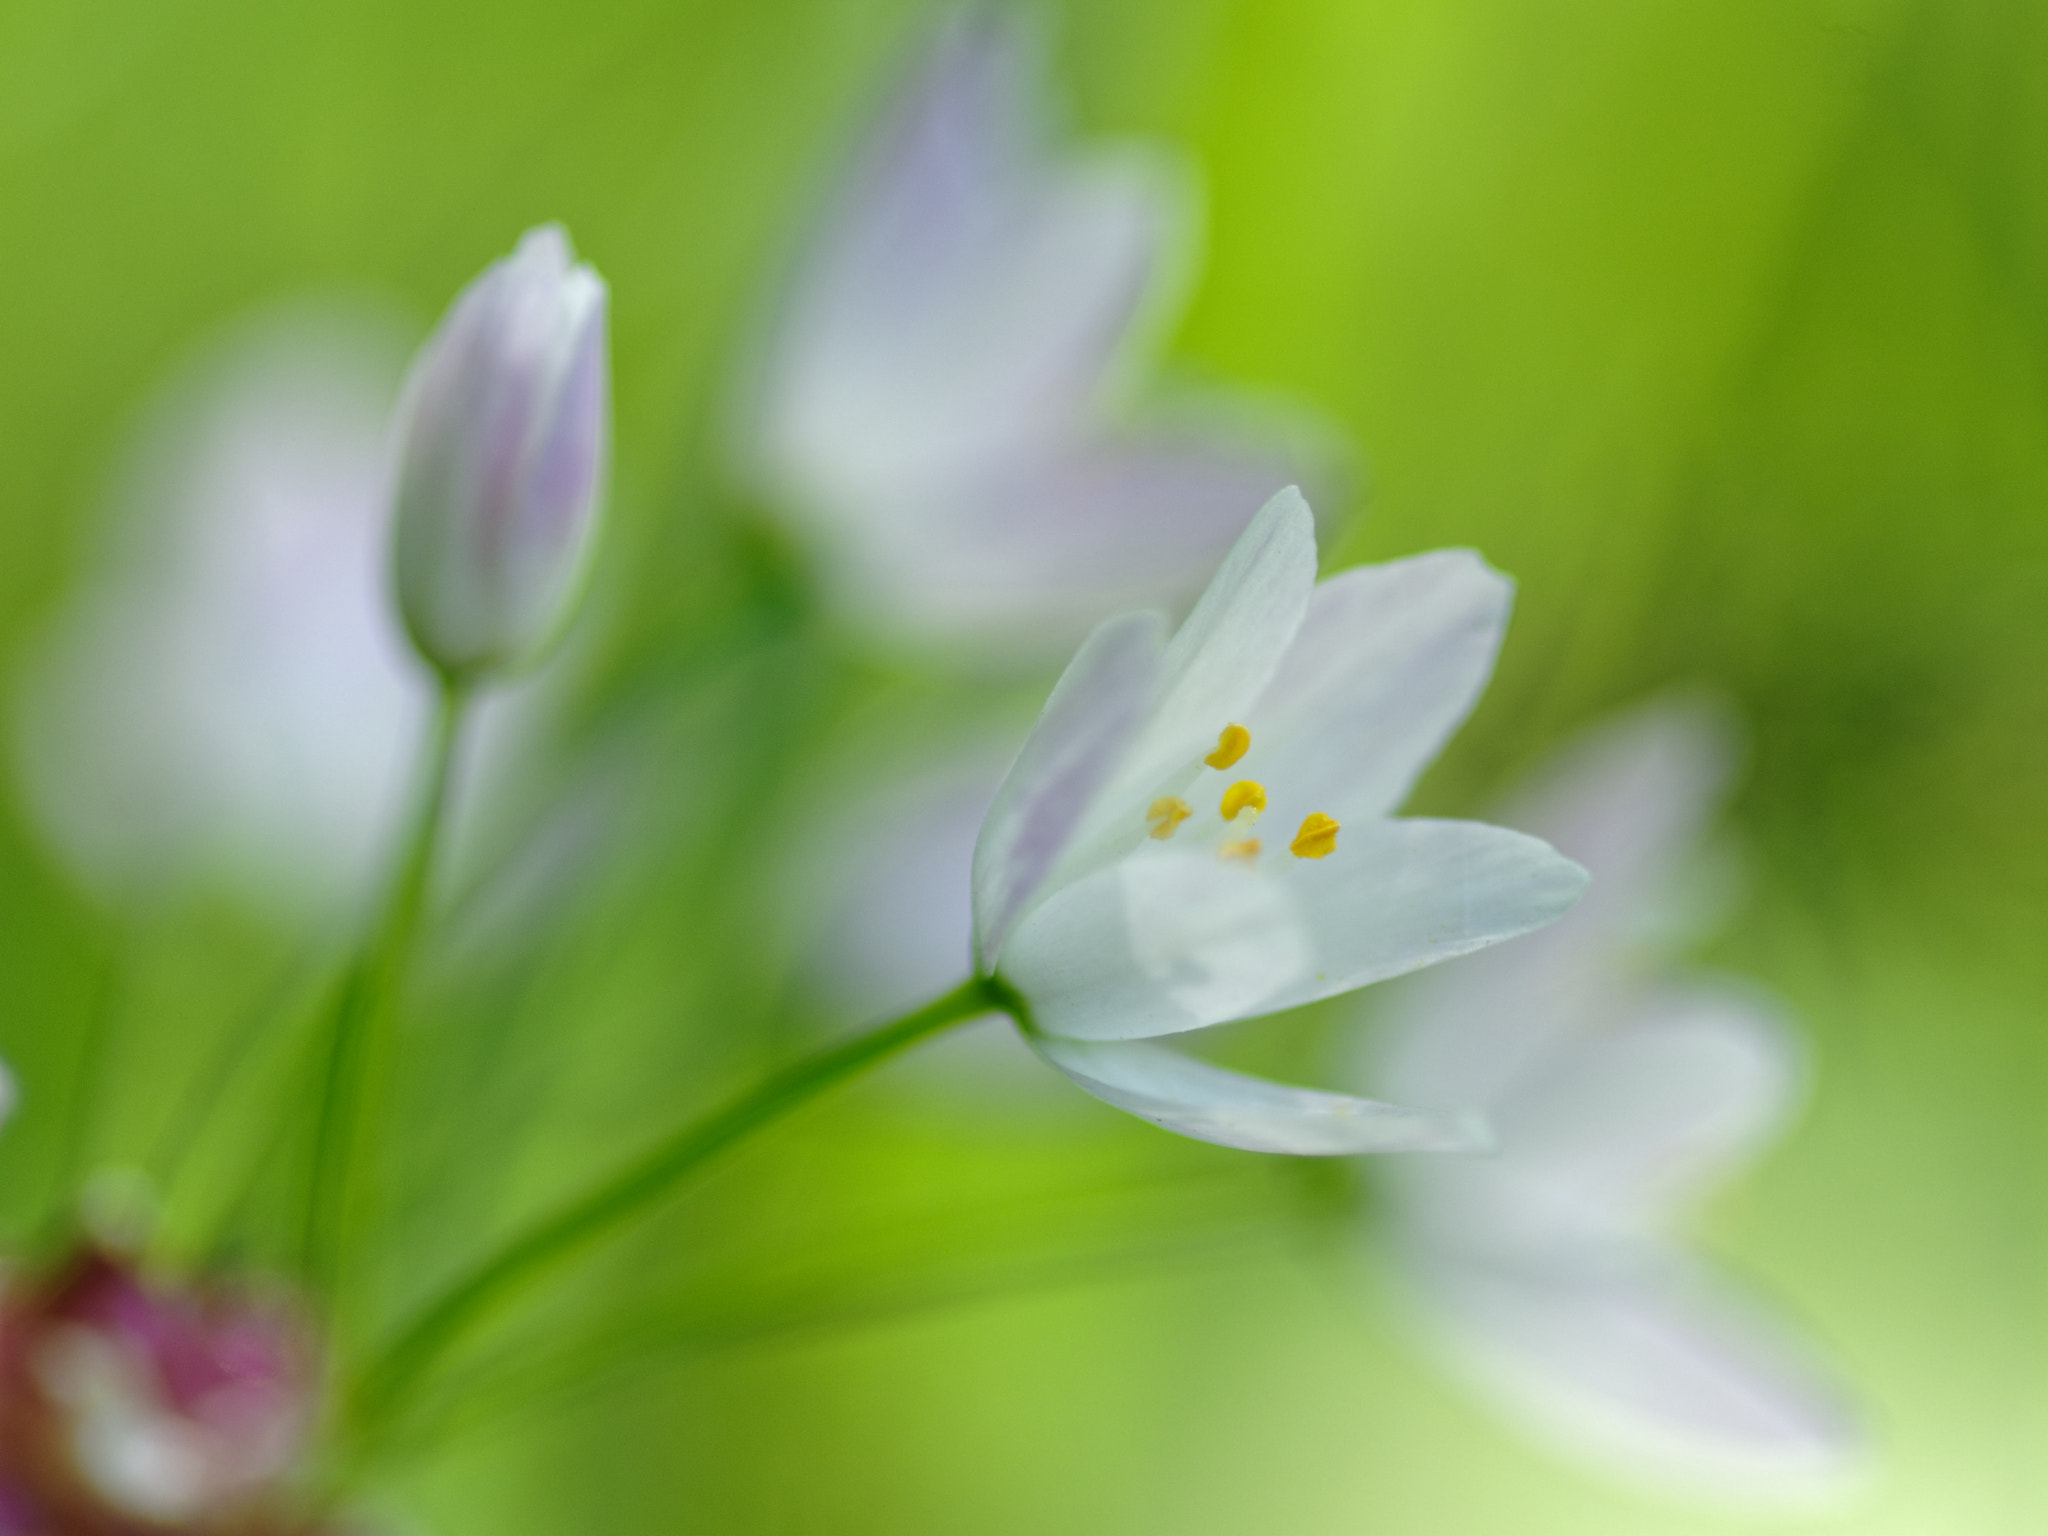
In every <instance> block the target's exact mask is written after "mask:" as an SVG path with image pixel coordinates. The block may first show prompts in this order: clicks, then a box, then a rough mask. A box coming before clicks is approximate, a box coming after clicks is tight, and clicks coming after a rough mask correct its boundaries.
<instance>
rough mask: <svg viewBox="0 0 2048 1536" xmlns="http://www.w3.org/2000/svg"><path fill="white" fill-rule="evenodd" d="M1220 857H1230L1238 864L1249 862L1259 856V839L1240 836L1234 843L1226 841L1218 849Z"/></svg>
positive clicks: (1217, 852) (1217, 853)
mask: <svg viewBox="0 0 2048 1536" xmlns="http://www.w3.org/2000/svg"><path fill="white" fill-rule="evenodd" d="M1216 855H1217V857H1218V858H1224V859H1230V860H1232V861H1233V862H1235V863H1238V864H1249V863H1251V862H1252V860H1254V859H1256V858H1257V857H1258V856H1259V840H1258V839H1257V838H1256V837H1243V838H1239V839H1238V840H1237V841H1236V842H1234V843H1225V844H1224V845H1223V846H1222V847H1221V848H1218V849H1217V850H1216Z"/></svg>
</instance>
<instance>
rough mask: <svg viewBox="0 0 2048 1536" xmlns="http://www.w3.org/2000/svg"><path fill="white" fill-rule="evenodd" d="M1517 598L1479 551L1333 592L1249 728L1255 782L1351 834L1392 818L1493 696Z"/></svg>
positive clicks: (1389, 570)
mask: <svg viewBox="0 0 2048 1536" xmlns="http://www.w3.org/2000/svg"><path fill="white" fill-rule="evenodd" d="M1513 597H1514V587H1513V585H1512V583H1510V582H1509V581H1508V580H1507V578H1506V577H1504V576H1502V575H1501V574H1500V573H1499V572H1497V571H1495V570H1492V569H1491V568H1489V567H1488V566H1487V564H1486V563H1485V562H1484V561H1483V560H1481V559H1480V558H1479V557H1478V556H1477V555H1475V554H1472V553H1471V552H1470V551H1467V550H1442V551H1439V552H1437V553H1434V554H1427V555H1419V556H1417V557H1416V558H1414V559H1412V560H1397V561H1395V562H1393V563H1392V564H1390V565H1377V566H1363V567H1360V568H1358V569H1356V570H1350V571H1345V572H1344V573H1343V574H1342V575H1339V576H1335V577H1332V578H1331V579H1330V580H1328V581H1326V582H1324V583H1323V584H1322V585H1321V586H1319V587H1317V588H1316V592H1315V597H1314V598H1313V599H1312V600H1311V602H1310V603H1309V609H1308V617H1307V619H1306V620H1305V621H1304V622H1303V624H1302V626H1301V632H1300V634H1299V635H1298V636H1297V637H1296V638H1295V642H1294V645H1293V647H1292V649H1290V650H1289V651H1288V653H1287V659H1286V661H1285V662H1284V663H1282V665H1281V667H1280V670H1279V672H1278V673H1277V674H1276V675H1275V676H1274V678H1273V682H1272V685H1271V686H1270V687H1268V688H1267V690H1266V691H1265V693H1264V694H1263V695H1261V696H1260V699H1259V702H1258V704H1257V706H1256V707H1255V708H1254V709H1253V711H1252V714H1251V717H1250V719H1248V720H1247V721H1246V722H1245V723H1246V724H1247V725H1248V726H1249V727H1250V728H1251V733H1252V751H1253V754H1254V755H1253V756H1252V757H1251V758H1250V759H1249V760H1248V762H1247V771H1250V770H1251V769H1252V768H1253V767H1256V768H1257V769H1258V773H1257V776H1258V777H1260V778H1263V779H1268V780H1270V781H1271V782H1274V783H1281V782H1284V783H1285V784H1286V787H1287V793H1288V795H1289V798H1290V799H1291V800H1300V801H1301V802H1302V803H1304V804H1306V805H1309V806H1312V807H1314V808H1315V809H1317V810H1320V811H1323V812H1326V813H1327V814H1329V815H1332V816H1335V817H1336V818H1337V819H1338V820H1339V821H1343V822H1351V821H1358V820H1363V819H1365V818H1367V817H1377V816H1385V815H1387V814H1389V813H1391V812H1392V811H1393V810H1395V809H1396V808H1397V807H1398V806H1399V805H1400V803H1401V802H1402V801H1403V800H1404V799H1406V798H1407V795H1408V790H1409V787H1410V786H1411V785H1412V784H1413V783H1414V782H1415V778H1416V776H1417V775H1418V774H1419V773H1421V771H1422V770H1423V769H1424V768H1425V767H1427V766H1428V765H1429V763H1430V761H1431V760H1432V759H1433V758H1434V757H1435V756H1436V754H1437V752H1438V751H1439V750H1440V749H1441V748H1442V746H1443V744H1444V742H1445V740H1446V739H1447V738H1448V737H1449V736H1450V734H1451V733H1452V732H1453V731H1454V730H1456V729H1457V728H1458V726H1459V724H1460V723H1462V722H1463V720H1464V718H1465V716H1466V715H1467V714H1469V713H1470V712H1471V709H1472V706H1473V704H1474V703H1476V702H1477V701H1478V698H1479V695H1480V693H1481V691H1482V690H1484V688H1485V687H1486V680H1487V678H1488V677H1489V676H1490V675H1491V674H1492V671H1493V659H1494V654H1495V653H1496V652H1497V651H1498V650H1499V649H1500V642H1501V635H1502V633H1503V631H1504V630H1505V629H1506V626H1507V619H1508V609H1509V607H1510V605H1511V603H1512V601H1513Z"/></svg>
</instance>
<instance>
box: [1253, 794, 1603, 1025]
mask: <svg viewBox="0 0 2048 1536" xmlns="http://www.w3.org/2000/svg"><path fill="white" fill-rule="evenodd" d="M1275 883H1276V884H1278V883H1284V884H1285V885H1286V886H1287V887H1288V889H1289V890H1290V891H1291V892H1292V893H1293V895H1294V897H1295V900H1296V901H1297V902H1298V904H1299V906H1300V909H1301V910H1302V911H1303V912H1305V913H1306V914H1307V916H1308V922H1309V924H1310V927H1311V930H1312V934H1313V944H1314V964H1313V967H1312V971H1313V973H1312V974H1305V975H1303V976H1302V977H1301V978H1300V979H1299V980H1298V981H1296V982H1295V984H1294V985H1292V986H1290V987H1288V988H1287V989H1286V990H1285V991H1283V992H1281V993H1279V994H1277V995H1276V996H1274V997H1273V998H1271V999H1270V1000H1269V1001H1268V1002H1267V1003H1266V1008H1267V1009H1268V1010H1269V1011H1271V1010H1277V1009H1281V1008H1292V1007H1295V1006H1297V1005H1298V1004H1301V1003H1308V1002H1314V1001H1315V1000H1316V999H1317V998H1323V997H1334V996H1335V995H1337V994H1338V993H1340V992H1348V991H1351V990H1352V989H1353V988H1355V987H1363V986H1366V985H1368V984H1370V983H1372V982H1375V981H1384V980H1386V979H1387V978H1388V977H1390V976H1399V975H1401V974H1402V973H1403V972H1406V971H1412V970H1416V969H1419V968H1420V967H1422V966H1425V965H1434V964H1436V963H1437V962H1438V961H1439V960H1449V959H1451V958H1453V957H1455V956H1458V955H1464V954H1469V953H1470V952H1471V951H1473V950H1475V949H1483V948H1485V947H1486V946H1487V945H1489V944H1497V943H1499V942H1500V941H1501V940H1502V939H1511V938H1513V937H1515V936H1516V935H1517V934H1522V933H1527V932H1528V931H1529V930H1530V929H1532V928H1540V927H1542V926H1543V925H1544V924H1545V923H1548V922H1552V921H1554V920H1555V919H1556V918H1557V917H1558V916H1559V915H1560V914H1561V913H1564V912H1566V911H1569V910H1570V908H1571V905H1572V903H1573V902H1575V901H1577V900H1578V898H1579V894H1580V893H1581V892H1582V891H1584V890H1585V888H1586V872H1585V871H1584V870H1583V869H1581V868H1579V866H1578V865H1576V864H1574V863H1572V861H1571V860H1569V859H1567V858H1565V857H1563V856H1562V855H1561V854H1559V853H1558V852H1557V851H1556V850H1555V849H1553V848H1551V847H1550V845H1549V844H1548V843H1541V842H1538V841H1537V840H1536V839H1535V838H1533V837H1524V836H1523V835H1522V834H1521V833H1519V832H1509V831H1506V830H1504V829H1503V828H1500V827H1489V826H1485V825H1482V824H1481V823H1479V822H1472V821H1427V820H1419V819H1418V820H1402V821H1380V822H1368V823H1366V824H1365V825H1364V826H1362V827H1357V828H1351V827H1347V828H1345V830H1344V832H1343V834H1342V841H1341V842H1340V844H1339V849H1338V852H1337V854H1336V855H1335V856H1333V857H1331V858H1327V859H1321V860H1317V861H1314V862H1310V861H1307V860H1300V861H1296V862H1294V863H1293V864H1292V865H1291V867H1289V868H1288V869H1287V875H1286V878H1285V880H1284V882H1282V881H1276V882H1275Z"/></svg>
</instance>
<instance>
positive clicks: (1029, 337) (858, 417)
mask: <svg viewBox="0 0 2048 1536" xmlns="http://www.w3.org/2000/svg"><path fill="white" fill-rule="evenodd" d="M1033 52H1034V50H1033V49H1032V48H1031V46H1030V44H1029V40H1028V38H1027V36H1026V35H1025V34H1024V32H1023V31H1022V29H1021V28H1020V27H1019V26H1018V25H1017V24H1016V23H1015V22H1014V21H1013V20H1011V19H998V18H973V19H964V20H960V21H957V22H956V23H955V24H954V25H952V26H950V27H948V28H947V29H945V30H944V31H943V32H942V33H941V35H940V38H939V41H938V44H937V46H936V47H935V48H934V49H933V51H932V53H931V55H930V56H929V59H928V62H927V64H926V66H925V68H924V70H923V71H922V73H921V74H920V76H919V77H918V79H917V80H916V81H915V82H914V84H913V85H912V87H911V89H910V90H909V92H908V93H907V95H906V97H905V100H904V102H903V105H902V106H901V108H900V109H899V110H898V112H897V113H895V114H893V115H892V117H891V118H890V119H889V120H888V122H887V123H886V124H885V126H884V128H883V129H882V131H881V133H880V135H879V137H878V139H877V140H876V144H875V147H874V149H873V150H872V151H871V152H870V154H869V155H868V156H867V158H866V159H865V160H864V161H863V162H862V163H861V164H860V165H859V166H858V167H857V168H856V170H855V171H854V172H853V174H852V175H851V176H850V178H849V180H848V182H847V184H846V187H845V189H844V191H843V192H842V195H841V196H840V197H839V198H837V199H836V200H835V202H834V204H833V208H832V213H831V216H830V217H829V218H828V219H827V220H826V222H825V224H824V225H823V227H822V228H821V230H820V231H819V233H818V235H817V236H816V238H815V239H814V242H813V245H812V249H811V252H810V255H809V259H808V260H807V261H806V263H805V264H804V265H803V266H802V267H801V268H800V269H799V272H798V274H797V278H796V281H795V283H794V285H793V287H792V290H791V292H790V294H789V295H788V297H787V299H786V301H785V304H784V307H783V314H782V317H781V324H780V326H779V328H778V330H777V333H776V335H775V337H774V339H773V341H772V343H771V345H770V347H769V350H768V353H767V356H766V360H765V361H766V366H765V368H764V369H763V372H762V379H761V385H760V388H759V389H758V391H757V395H758V399H757V403H756V416H757V420H756V421H755V422H754V423H753V428H752V432H753V437H754V439H755V441H754V442H753V443H752V444H751V445H750V448H749V453H750V455H751V457H752V459H753V460H754V461H755V462H754V464H753V465H752V471H753V473H755V474H756V475H757V476H759V477H761V478H762V479H764V480H765V481H766V483H767V486H768V488H769V489H770V490H771V491H772V492H773V493H775V494H777V495H779V496H782V497H783V498H785V499H787V500H790V501H792V502H793V503H796V504H797V505H796V506H795V507H794V509H793V510H796V511H797V512H799V513H800V514H801V515H806V516H809V517H811V518H813V519H816V518H821V517H822V518H824V519H825V520H827V521H828V522H850V523H855V524H858V523H859V522H861V521H863V520H864V519H865V518H866V517H868V516H872V515H875V514H877V513H881V514H883V515H887V514H888V513H889V510H890V509H891V508H892V507H893V506H896V505H899V504H900V503H901V502H903V501H904V500H906V499H911V500H914V499H917V498H919V497H921V496H931V495H938V494H941V493H942V492H944V491H945V490H947V489H950V488H953V487H955V486H957V485H958V484H959V483H960V482H961V481H962V480H963V479H967V480H972V479H975V478H978V477H979V476H982V475H985V474H990V473H998V472H1004V471H1005V470H1006V469H1007V468H1008V467H1009V466H1010V465H1013V464H1014V463H1015V462H1016V461H1017V460H1018V459H1020V458H1027V457H1028V456H1029V455H1030V453H1031V452H1033V451H1034V450H1035V449H1037V448H1040V447H1043V446H1045V445H1048V444H1051V443H1055V442H1057V441H1058V440H1059V439H1061V438H1062V437H1064V436H1065V435H1067V434H1069V433H1071V432H1072V431H1074V430H1075V429H1076V428H1077V427H1078V426H1079V424H1080V423H1081V422H1083V421H1084V420H1085V419H1086V417H1087V416H1088V414H1089V413H1090V412H1091V411H1092V410H1093V409H1094V408H1095V406H1096V405H1097V404H1098V396H1099V394H1100V391H1101V387H1102V385H1103V383H1104V379H1105V373H1106V370H1107V369H1108V368H1109V365H1110V363H1111V360H1112V359H1113V357H1114V356H1115V355H1116V354H1117V352H1118V351H1119V350H1120V349H1121V348H1122V346H1123V344H1124V340H1125V336H1126V333H1127V332H1128V331H1129V329H1130V327H1131V324H1132V321H1133V319H1134V318H1135V317H1136V315H1137V314H1138V313H1139V311H1140V309H1141V308H1142V306H1143V304H1144V302H1145V300H1146V297H1147V295H1148V293H1149V292H1150V291H1151V288H1152V286H1153V273H1154V271H1155V269H1156V268H1157V266H1158V265H1159V258H1160V253H1161V250H1162V248H1163V247H1165V246H1166V245H1167V244H1168V243H1170V242H1171V241H1172V240H1173V239H1174V238H1175V236H1176V235H1177V234H1178V233H1179V231H1180V229H1181V227H1182V225H1183V224H1184V222H1185V210H1184V208H1183V207H1182V201H1183V200H1182V199H1181V198H1180V197H1179V196H1178V195H1177V193H1178V186H1179V178H1178V177H1177V176H1175V175H1173V174H1172V173H1171V172H1170V171H1168V170H1167V169H1166V168H1165V167H1164V166H1163V164H1162V163H1161V161H1160V160H1159V158H1158V157H1157V156H1152V155H1143V154H1135V153H1116V154H1108V153H1102V152H1093V153H1090V154H1089V155H1087V156H1085V157H1083V156H1072V155H1070V156H1060V157H1053V156H1051V155H1049V154H1047V153H1046V152H1045V151H1044V150H1043V149H1042V148H1041V147H1040V144H1039V139H1040V134H1039V132H1038V127H1037V124H1036V122H1035V118H1034V113H1033V111H1032V106H1033V102H1032V96H1033V92H1034V90H1035V70H1034V67H1033V65H1034V60H1033V57H1032V55H1033Z"/></svg>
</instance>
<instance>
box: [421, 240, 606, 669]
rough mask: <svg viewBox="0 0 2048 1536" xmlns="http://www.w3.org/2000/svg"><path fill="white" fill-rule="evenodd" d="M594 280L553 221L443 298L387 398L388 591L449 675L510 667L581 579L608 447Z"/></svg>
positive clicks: (601, 301)
mask: <svg viewBox="0 0 2048 1536" xmlns="http://www.w3.org/2000/svg"><path fill="white" fill-rule="evenodd" d="M605 309H606V295H605V286H604V283H603V282H602V281H601V280H600V279H599V278H598V276H597V274H596V273H595V272H593V271H592V270H591V269H590V268H589V267H588V266H579V265H576V264H575V261H574V256H573V254H572V253H571V251H570V249H569V239H568V236H567V235H565V234H564V233H563V232H562V231H561V229H560V228H559V227H557V226H555V225H552V224H549V225H544V226H542V227H541V228H539V229H534V230H530V231H528V232H527V234H526V236H525V237H524V238H523V239H521V240H520V242H519V248H518V249H517V250H515V251H514V252H513V253H512V254H511V255H510V256H509V257H506V258H505V259H503V260H501V261H498V262H494V263H493V264H492V265H491V266H490V267H489V268H488V269H487V270H486V271H485V272H484V274H483V276H481V277H479V278H478V279H477V280H476V281H475V282H473V283H472V284H470V286H469V287H468V288H467V289H465V290H464V291H463V293H462V295H461V297H460V298H458V299H457V300H456V301H455V304H454V305H453V307H452V308H451V309H450V310H449V312H448V314H447V316H446V317H445V318H444V319H443V320H442V322H441V325H440V327H439V329H437V330H436V331H435V332H434V334H433V335H432V336H431V337H429V338H428V340H427V344H426V345H425V346H424V347H423V348H422V349H421V351H420V355H419V358H418V360H417V361H416V362H415V363H414V365H413V371H412V375H411V377H410V378H409V379H408V380H407V381H406V388H405V398H404V400H403V401H402V402H401V404H400V407H399V423H398V430H399V449H398V487H397V519H398V526H397V572H398V601H399V608H400V611H401V612H402V613H403V615H404V617H405V623H406V627H407V629H408V630H410V631H411V633H412V637H413V640H414V643H415V644H417V645H418V646H419V648H420V651H421V652H422V654H424V655H425V656H426V657H427V659H428V660H429V661H431V662H432V663H433V664H434V665H435V666H436V667H438V668H440V669H441V670H442V671H444V672H447V673H450V674H453V675H468V674H475V673H477V672H479V671H485V670H490V669H495V668H501V667H507V666H512V665H516V664H517V663H519V662H521V661H523V660H525V659H527V658H529V657H530V656H531V655H532V654H533V653H534V652H535V651H536V650H538V649H539V648H540V647H542V646H543V645H545V644H546V643H547V641H548V640H549V639H551V638H552V637H553V635H554V634H555V632H556V631H557V630H558V629H559V628H560V626H561V624H562V622H563V621H564V619H565V618H566V616H567V613H568V611H569V608H570V606H571V604H572V603H573V601H574V599H575V597H576V595H577V592H578V590H579V588H580V586H581V584H582V579H583V572H584V567H585V564H586V562H587V558H588V554H589V550H590V547H591V542H592V534H593V533H594V531H595V525H596V521H597V511H598V504H599V498H600V495H601V492H602V485H603V480H604V473H605V464H606V460H607V457H608V455H609V452H610V433H611V404H610V395H609V390H610V382H609V373H608V365H607V362H606V344H605Z"/></svg>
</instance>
